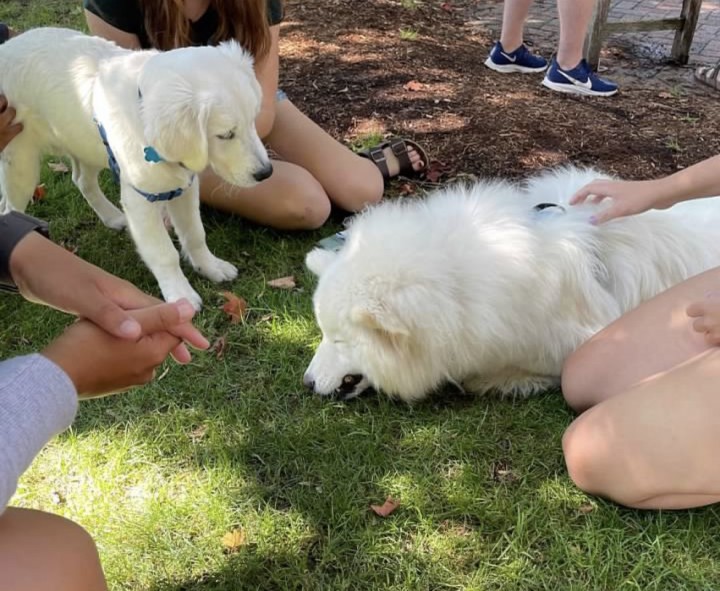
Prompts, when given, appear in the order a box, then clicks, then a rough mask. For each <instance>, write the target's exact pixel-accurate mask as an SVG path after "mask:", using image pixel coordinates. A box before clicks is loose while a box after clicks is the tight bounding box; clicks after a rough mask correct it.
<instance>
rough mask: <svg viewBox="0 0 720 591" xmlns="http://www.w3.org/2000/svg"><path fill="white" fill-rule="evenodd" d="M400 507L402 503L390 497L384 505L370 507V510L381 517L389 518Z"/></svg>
mask: <svg viewBox="0 0 720 591" xmlns="http://www.w3.org/2000/svg"><path fill="white" fill-rule="evenodd" d="M399 506H400V501H396V500H395V499H393V498H392V497H388V498H387V499H385V502H384V503H383V504H382V505H370V508H371V509H372V510H373V512H374V513H375V515H379V516H380V517H387V516H388V515H390V513H392V512H393V511H395V509H397V508H398V507H399Z"/></svg>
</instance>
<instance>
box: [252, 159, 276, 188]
mask: <svg viewBox="0 0 720 591" xmlns="http://www.w3.org/2000/svg"><path fill="white" fill-rule="evenodd" d="M272 173H273V167H272V164H269V163H268V165H267V166H265V167H264V168H262V169H261V170H259V171H258V172H256V173H255V174H253V178H254V179H255V180H256V181H257V182H258V183H259V182H260V181H264V180H265V179H268V178H270V176H271V175H272Z"/></svg>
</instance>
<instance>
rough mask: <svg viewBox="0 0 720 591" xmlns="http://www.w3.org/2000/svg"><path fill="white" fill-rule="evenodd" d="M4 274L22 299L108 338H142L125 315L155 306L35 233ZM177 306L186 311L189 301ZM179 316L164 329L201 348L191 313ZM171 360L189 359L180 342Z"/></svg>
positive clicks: (130, 287)
mask: <svg viewBox="0 0 720 591" xmlns="http://www.w3.org/2000/svg"><path fill="white" fill-rule="evenodd" d="M10 273H11V275H12V277H13V280H14V281H15V283H16V284H17V286H18V289H19V290H20V293H21V294H22V295H23V296H25V297H26V298H27V299H29V300H33V301H36V302H40V303H44V304H47V305H49V306H52V307H53V308H57V309H59V310H63V311H65V312H69V313H71V314H75V315H77V316H79V317H81V318H87V319H88V320H91V321H92V322H94V323H95V324H97V325H98V326H99V327H101V328H103V329H104V330H106V331H107V332H109V333H110V334H112V335H114V336H116V337H119V338H123V339H128V340H131V341H137V339H139V338H140V337H141V336H143V335H146V334H147V333H145V332H143V328H142V326H141V324H140V322H139V321H138V319H137V318H136V317H135V315H134V314H132V313H131V311H132V310H139V309H141V308H147V307H148V306H155V305H157V304H159V303H161V301H160V300H158V299H157V298H154V297H152V296H150V295H148V294H146V293H144V292H142V291H141V290H139V289H138V288H137V287H135V286H134V285H133V284H132V283H130V282H128V281H125V280H123V279H120V278H118V277H115V276H114V275H111V274H110V273H106V272H105V271H103V270H102V269H100V268H98V267H96V266H94V265H91V264H90V263H88V262H85V261H83V260H82V259H81V258H79V257H77V256H75V255H73V254H72V253H70V252H68V251H67V250H65V249H64V248H63V247H61V246H58V245H57V244H55V243H53V242H51V241H50V240H47V239H45V238H43V237H42V236H40V235H39V234H38V233H36V232H32V233H30V234H28V235H27V236H25V237H24V238H23V239H22V240H21V241H20V242H19V243H18V245H17V246H16V247H15V249H14V250H13V252H12V255H11V256H10ZM178 304H179V306H181V307H183V306H186V307H187V308H190V309H191V308H192V306H191V304H190V303H189V302H184V303H181V302H178ZM183 315H184V317H186V318H187V319H186V320H185V321H184V322H179V323H176V324H174V325H172V326H171V327H169V328H168V331H169V332H170V333H171V334H173V335H174V336H176V337H178V339H179V340H180V341H183V342H185V343H187V344H189V345H191V346H193V347H195V348H197V349H207V348H208V347H209V343H208V341H207V339H206V338H205V337H204V336H203V335H202V334H201V333H200V331H198V330H197V329H196V328H195V327H194V326H193V325H192V324H191V323H190V319H191V318H192V316H193V314H191V313H190V310H186V311H185V312H184V313H183ZM173 356H174V357H175V359H176V360H177V361H178V362H180V363H187V362H188V361H189V360H190V353H189V351H188V350H187V348H186V347H185V345H184V344H183V343H179V344H178V347H177V348H176V349H175V351H173Z"/></svg>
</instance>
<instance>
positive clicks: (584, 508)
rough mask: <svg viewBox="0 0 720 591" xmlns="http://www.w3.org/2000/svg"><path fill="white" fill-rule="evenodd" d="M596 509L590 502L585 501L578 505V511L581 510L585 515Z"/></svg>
mask: <svg viewBox="0 0 720 591" xmlns="http://www.w3.org/2000/svg"><path fill="white" fill-rule="evenodd" d="M594 510H595V507H593V506H592V505H591V504H590V503H585V504H583V505H580V506H579V507H578V511H580V513H582V514H583V515H587V514H588V513H592V512H593V511H594Z"/></svg>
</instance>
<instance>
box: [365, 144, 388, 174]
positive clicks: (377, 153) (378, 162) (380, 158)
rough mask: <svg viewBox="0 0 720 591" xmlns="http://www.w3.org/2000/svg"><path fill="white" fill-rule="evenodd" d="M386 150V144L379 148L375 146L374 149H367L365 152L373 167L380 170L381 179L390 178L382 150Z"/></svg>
mask: <svg viewBox="0 0 720 591" xmlns="http://www.w3.org/2000/svg"><path fill="white" fill-rule="evenodd" d="M385 148H387V144H386V143H382V144H380V145H379V146H375V147H374V148H368V149H367V150H366V151H365V154H367V156H368V157H369V158H370V160H372V161H373V162H374V163H375V166H377V167H378V168H379V169H380V174H382V177H383V178H384V179H389V178H390V169H389V168H388V165H387V158H385V153H384V152H383V150H384V149H385Z"/></svg>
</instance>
